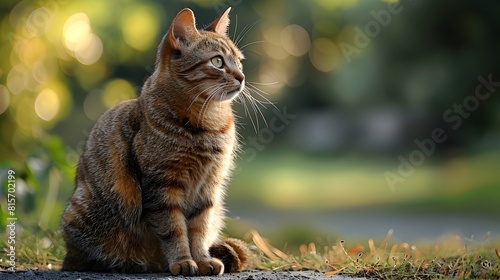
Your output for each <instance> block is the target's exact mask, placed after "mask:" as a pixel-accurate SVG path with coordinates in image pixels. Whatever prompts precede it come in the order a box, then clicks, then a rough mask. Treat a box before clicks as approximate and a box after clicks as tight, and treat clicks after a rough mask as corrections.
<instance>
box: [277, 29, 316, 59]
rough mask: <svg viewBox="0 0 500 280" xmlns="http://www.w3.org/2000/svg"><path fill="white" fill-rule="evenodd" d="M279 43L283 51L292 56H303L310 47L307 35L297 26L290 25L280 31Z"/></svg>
mask: <svg viewBox="0 0 500 280" xmlns="http://www.w3.org/2000/svg"><path fill="white" fill-rule="evenodd" d="M281 42H282V44H283V47H284V48H285V50H286V51H287V52H288V53H289V54H291V55H293V56H303V55H304V54H306V53H307V52H308V51H309V48H310V46H311V42H310V38H309V34H308V33H307V31H306V30H305V29H304V28H303V27H302V26H299V25H296V24H291V25H288V26H286V27H285V28H283V30H282V31H281Z"/></svg>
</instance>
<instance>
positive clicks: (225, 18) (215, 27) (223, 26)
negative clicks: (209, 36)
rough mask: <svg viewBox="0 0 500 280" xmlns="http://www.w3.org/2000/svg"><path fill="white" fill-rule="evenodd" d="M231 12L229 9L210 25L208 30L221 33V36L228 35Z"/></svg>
mask: <svg viewBox="0 0 500 280" xmlns="http://www.w3.org/2000/svg"><path fill="white" fill-rule="evenodd" d="M230 11H231V7H229V8H227V10H226V11H225V12H223V13H222V15H220V16H219V17H218V18H217V19H215V20H214V22H212V24H210V25H209V26H208V27H207V28H206V30H208V31H212V32H216V33H219V34H221V35H227V31H228V28H229V12H230Z"/></svg>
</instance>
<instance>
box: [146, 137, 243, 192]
mask: <svg viewBox="0 0 500 280" xmlns="http://www.w3.org/2000/svg"><path fill="white" fill-rule="evenodd" d="M234 145H235V136H234V135H230V134H206V135H183V134H174V133H172V134H169V135H156V136H151V135H150V137H148V138H141V139H138V141H136V147H137V152H138V157H139V162H140V165H141V169H142V170H143V172H144V173H145V174H143V175H146V176H155V177H157V180H160V181H164V182H165V183H166V184H168V182H179V183H180V184H183V185H185V186H189V189H190V190H191V191H194V192H198V191H199V190H201V189H203V188H206V187H207V186H212V185H216V184H219V183H221V182H223V181H224V180H225V178H226V177H227V176H228V173H229V169H230V166H231V162H232V155H233V151H234Z"/></svg>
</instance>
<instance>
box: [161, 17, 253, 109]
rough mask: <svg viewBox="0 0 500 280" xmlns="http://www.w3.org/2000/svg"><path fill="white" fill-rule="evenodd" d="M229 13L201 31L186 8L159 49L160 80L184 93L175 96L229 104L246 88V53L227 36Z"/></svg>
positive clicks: (187, 99) (176, 19) (190, 99)
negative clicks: (244, 54) (244, 63)
mask: <svg viewBox="0 0 500 280" xmlns="http://www.w3.org/2000/svg"><path fill="white" fill-rule="evenodd" d="M230 10H231V8H228V9H227V10H226V11H225V12H224V13H222V14H221V15H220V16H219V17H218V18H217V19H215V21H214V22H213V23H212V24H210V25H209V26H208V27H206V28H204V29H200V30H198V29H197V28H196V22H195V17H194V14H193V12H192V11H191V10H190V9H187V8H186V9H183V10H182V11H180V12H179V13H178V14H177V16H176V17H175V18H174V20H173V21H172V24H171V26H170V29H169V31H168V32H167V34H166V35H165V36H164V38H163V40H162V43H161V44H160V46H159V50H158V55H157V59H156V74H157V75H158V77H157V78H159V79H160V80H161V79H162V78H165V77H166V78H168V79H169V80H170V82H169V85H170V86H172V87H175V88H176V89H178V90H179V91H181V92H177V93H176V94H181V95H183V98H185V99H186V101H190V102H196V103H199V102H201V103H202V104H203V103H204V102H205V103H207V102H208V103H212V102H223V101H228V100H231V99H233V98H234V97H235V96H237V95H238V93H240V92H241V91H242V90H243V89H244V87H245V75H244V74H243V71H242V65H241V61H242V60H243V58H244V57H243V54H242V53H241V51H240V50H239V49H238V48H237V47H236V46H235V44H234V43H233V42H232V41H231V39H230V38H229V37H228V34H227V32H228V27H229V11H230ZM177 97H181V96H177Z"/></svg>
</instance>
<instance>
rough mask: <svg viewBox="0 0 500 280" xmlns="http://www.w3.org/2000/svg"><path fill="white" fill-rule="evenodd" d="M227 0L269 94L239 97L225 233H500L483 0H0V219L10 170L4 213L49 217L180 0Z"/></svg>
mask: <svg viewBox="0 0 500 280" xmlns="http://www.w3.org/2000/svg"><path fill="white" fill-rule="evenodd" d="M229 6H232V7H233V10H232V12H231V19H232V22H231V26H230V35H231V37H232V38H240V39H241V41H240V42H239V46H240V47H241V48H242V49H243V52H244V54H245V55H246V57H247V59H246V60H245V62H244V67H245V74H246V76H247V80H248V81H249V82H254V84H253V85H254V86H255V87H256V88H257V89H255V90H254V94H255V98H256V99H258V100H262V101H265V99H266V98H267V99H269V100H271V101H272V102H273V103H274V104H275V106H276V108H277V109H278V110H279V112H278V111H277V110H276V109H275V108H273V107H272V106H270V105H265V108H264V107H262V108H261V111H262V115H260V114H259V113H257V112H254V111H253V110H252V108H251V107H250V108H248V107H247V110H246V109H245V106H243V105H241V104H235V110H236V111H237V114H238V115H239V116H241V118H240V120H239V124H240V125H239V133H240V134H241V139H240V140H241V143H242V144H243V152H242V153H240V155H239V158H238V162H237V165H238V168H237V170H236V172H235V176H234V178H233V180H232V183H231V185H230V188H229V192H228V198H227V205H228V216H229V217H230V219H229V221H228V225H229V228H228V232H229V233H231V234H234V235H242V234H243V233H244V232H245V231H246V230H248V229H249V228H257V229H258V230H260V231H263V232H264V234H269V235H271V236H276V240H280V241H278V242H277V244H278V245H281V244H282V243H283V242H285V241H290V242H293V241H294V240H296V239H297V240H299V239H300V240H302V239H306V238H315V237H317V236H320V235H327V234H331V235H335V236H345V238H347V237H352V236H357V237H378V236H383V235H384V234H385V232H387V230H388V229H390V228H393V229H395V235H396V236H398V237H399V238H410V239H416V238H417V239H418V238H437V237H439V236H440V235H442V234H447V233H450V232H454V233H458V234H462V235H467V236H469V235H471V234H475V235H480V236H481V235H486V234H487V232H488V231H491V233H492V235H493V236H497V237H498V236H499V235H500V223H499V217H500V206H499V205H500V204H499V202H500V172H499V170H500V169H499V168H500V110H498V108H499V105H500V98H499V97H498V91H499V89H500V67H499V65H500V55H498V50H499V49H500V36H498V34H499V33H498V32H499V30H500V2H498V1H494V0H491V1H486V0H483V1H465V0H464V1H452V0H446V1H404V0H402V1H379V0H373V1H371V0H331V1H330V0H315V1H313V0H311V1H305V0H303V1H299V0H292V1H284V0H279V1H278V0H272V1H269V0H258V1H257V0H256V1H242V0H222V1H212V0H210V1H207V0H191V1H168V2H167V1H160V0H156V1H155V0H149V1H138V0H137V1H136V0H124V1H99V0H86V1H79V0H73V1H67V0H39V1H35V0H33V1H9V0H7V1H2V2H1V3H0V32H1V36H0V180H1V182H2V186H3V187H2V189H1V199H0V205H1V210H2V212H1V213H2V214H1V217H0V225H1V226H2V231H3V230H4V226H5V223H6V218H7V202H6V199H5V196H6V192H7V185H6V181H7V180H6V174H7V170H9V169H13V170H15V171H16V183H17V191H16V195H17V210H16V215H17V217H18V218H19V220H18V225H21V226H22V227H24V228H26V229H29V230H33V231H36V230H38V229H40V228H41V229H57V228H58V227H59V219H60V216H61V213H62V211H63V209H64V205H65V202H66V201H67V199H68V198H69V196H70V194H71V193H72V191H73V188H74V185H73V178H74V167H75V166H76V163H77V160H78V154H79V153H80V151H81V149H82V147H83V145H84V143H85V140H86V137H87V135H88V133H89V131H90V129H91V127H92V125H93V124H94V123H95V121H96V120H97V119H98V117H99V116H100V115H101V114H102V113H103V112H104V111H105V110H106V109H107V108H109V107H111V106H113V105H115V104H117V103H119V102H120V101H122V100H125V99H129V98H133V97H135V96H137V95H138V94H139V92H140V88H141V85H142V83H143V81H144V80H145V78H146V77H147V76H148V75H149V74H151V73H152V69H153V66H154V57H155V48H156V46H157V44H158V42H159V40H160V39H161V37H162V35H163V34H164V33H165V32H166V31H167V29H168V27H169V24H170V22H171V20H172V19H173V17H174V16H175V15H176V13H177V12H178V11H179V10H180V9H182V8H184V7H190V8H191V9H193V10H194V12H195V14H196V19H197V23H198V27H203V26H205V25H206V24H208V23H210V22H211V21H212V20H213V19H214V18H215V17H216V16H217V15H219V14H220V13H221V12H222V11H223V10H224V9H225V8H227V7H229ZM247 106H248V104H247ZM266 123H267V125H266ZM305 241H307V240H305Z"/></svg>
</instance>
